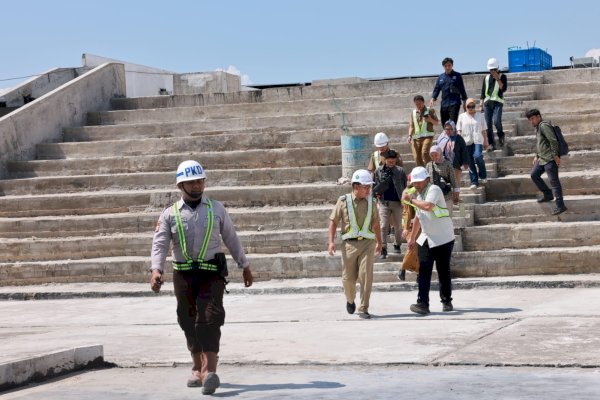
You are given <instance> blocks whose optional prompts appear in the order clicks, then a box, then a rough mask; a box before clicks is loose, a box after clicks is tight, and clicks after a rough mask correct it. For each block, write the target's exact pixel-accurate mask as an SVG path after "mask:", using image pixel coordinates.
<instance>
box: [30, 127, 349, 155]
mask: <svg viewBox="0 0 600 400" xmlns="http://www.w3.org/2000/svg"><path fill="white" fill-rule="evenodd" d="M341 135H342V131H341V129H337V128H334V129H312V130H303V131H271V132H244V133H243V134H240V133H239V132H236V133H222V134H219V133H215V134H203V135H198V136H181V137H176V138H173V137H170V138H164V137H163V138H155V137H150V138H144V139H123V138H119V139H112V140H110V139H109V140H102V141H91V142H64V143H40V144H38V145H37V146H36V150H37V157H36V158H37V159H39V160H47V159H62V158H95V157H98V155H99V154H110V155H111V156H113V157H115V156H139V155H152V154H154V155H156V154H166V153H183V152H186V151H189V150H190V149H198V150H199V151H232V150H250V149H253V150H265V149H279V148H300V147H301V148H305V147H322V146H339V145H340V140H341Z"/></svg>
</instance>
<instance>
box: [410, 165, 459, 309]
mask: <svg viewBox="0 0 600 400" xmlns="http://www.w3.org/2000/svg"><path fill="white" fill-rule="evenodd" d="M410 177H411V179H410V181H411V183H412V185H413V187H415V188H416V189H417V193H418V195H416V194H409V193H407V192H405V194H404V195H403V201H404V202H405V204H409V205H411V206H412V207H414V208H415V211H416V216H415V219H414V223H413V229H412V231H411V234H410V239H409V241H408V247H409V249H411V248H414V246H418V256H419V282H418V283H419V294H418V297H417V303H416V304H413V305H411V306H410V310H411V311H412V312H415V313H417V314H429V288H430V286H431V273H432V271H433V263H434V262H435V267H436V270H437V273H438V279H439V284H440V298H441V301H442V304H443V311H452V310H453V306H452V283H451V280H450V257H451V256H452V248H453V247H454V225H453V224H452V219H451V218H450V214H449V211H448V209H447V207H446V202H445V200H444V194H443V193H442V189H440V188H439V186H437V185H434V184H432V183H431V179H430V177H429V174H428V173H427V170H426V169H425V168H423V167H415V168H413V170H412V172H411V173H410ZM419 233H420V234H419ZM417 235H418V237H417Z"/></svg>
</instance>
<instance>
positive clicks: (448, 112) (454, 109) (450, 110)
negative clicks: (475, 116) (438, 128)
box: [440, 103, 461, 126]
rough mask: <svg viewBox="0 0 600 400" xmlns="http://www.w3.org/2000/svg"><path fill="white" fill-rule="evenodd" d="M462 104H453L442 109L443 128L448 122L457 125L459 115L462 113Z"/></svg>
mask: <svg viewBox="0 0 600 400" xmlns="http://www.w3.org/2000/svg"><path fill="white" fill-rule="evenodd" d="M460 107H461V104H460V103H459V104H453V105H451V106H442V107H440V116H441V117H442V126H444V125H445V124H446V121H448V120H450V119H451V120H452V121H453V122H454V123H455V124H456V123H457V122H458V114H459V113H460Z"/></svg>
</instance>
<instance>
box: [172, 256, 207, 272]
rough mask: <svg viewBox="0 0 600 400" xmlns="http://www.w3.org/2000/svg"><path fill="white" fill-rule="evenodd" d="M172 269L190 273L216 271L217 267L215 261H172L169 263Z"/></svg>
mask: <svg viewBox="0 0 600 400" xmlns="http://www.w3.org/2000/svg"><path fill="white" fill-rule="evenodd" d="M171 265H172V266H173V269H174V270H176V271H192V270H202V271H218V266H217V264H216V263H215V260H214V259H213V260H208V261H204V262H197V261H194V262H177V261H173V262H172V263H171Z"/></svg>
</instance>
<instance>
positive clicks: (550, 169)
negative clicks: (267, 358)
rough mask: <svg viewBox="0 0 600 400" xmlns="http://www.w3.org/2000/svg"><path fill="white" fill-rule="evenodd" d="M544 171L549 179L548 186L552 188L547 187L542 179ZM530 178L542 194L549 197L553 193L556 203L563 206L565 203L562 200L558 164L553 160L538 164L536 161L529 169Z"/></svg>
mask: <svg viewBox="0 0 600 400" xmlns="http://www.w3.org/2000/svg"><path fill="white" fill-rule="evenodd" d="M544 172H546V174H548V180H549V181H550V187H551V188H552V190H550V189H549V188H548V185H546V182H544V180H543V179H542V174H543V173H544ZM531 180H532V181H533V183H535V186H537V188H538V189H539V190H540V191H541V192H542V193H543V194H544V196H545V197H548V198H549V197H551V196H552V195H554V199H555V200H556V205H557V206H558V207H564V205H565V203H564V201H563V193H562V186H561V185H560V180H559V179H558V165H556V162H555V161H554V160H552V161H550V162H548V163H546V164H544V165H540V161H539V160H538V161H536V162H535V165H534V166H533V168H532V170H531Z"/></svg>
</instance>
